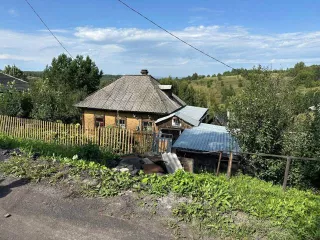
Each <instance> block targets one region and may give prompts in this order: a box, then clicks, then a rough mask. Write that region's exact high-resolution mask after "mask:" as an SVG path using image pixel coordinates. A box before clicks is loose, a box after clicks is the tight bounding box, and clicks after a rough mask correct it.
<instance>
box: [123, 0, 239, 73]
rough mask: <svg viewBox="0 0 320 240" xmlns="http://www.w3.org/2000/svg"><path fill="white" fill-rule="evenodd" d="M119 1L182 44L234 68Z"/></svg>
mask: <svg viewBox="0 0 320 240" xmlns="http://www.w3.org/2000/svg"><path fill="white" fill-rule="evenodd" d="M118 1H119V2H120V3H122V4H123V5H124V6H126V7H127V8H129V9H130V10H132V11H133V12H135V13H137V14H139V15H140V16H141V17H143V18H144V19H146V20H148V21H149V22H151V23H152V24H153V25H155V26H157V27H158V28H160V29H161V30H163V31H165V32H166V33H168V34H170V35H171V36H172V37H174V38H176V39H178V40H179V41H181V42H183V43H184V44H186V45H188V46H189V47H191V48H193V49H195V50H196V51H198V52H200V53H202V54H204V55H205V56H207V57H209V58H211V59H213V60H215V61H217V62H219V63H221V64H223V65H225V66H226V67H228V68H231V69H234V68H233V67H231V66H230V65H228V64H227V63H224V62H222V61H220V60H219V59H217V58H215V57H212V56H211V55H209V54H208V53H205V52H204V51H202V50H201V49H199V48H197V47H195V46H193V45H191V44H190V43H188V42H186V41H184V40H183V39H181V38H180V37H178V36H176V35H174V34H173V33H171V32H170V31H168V30H167V29H165V28H163V27H161V26H160V25H159V24H157V23H155V22H154V21H152V20H151V19H150V18H148V17H146V16H144V15H143V14H142V13H140V12H138V11H137V10H135V9H134V8H132V7H130V6H129V5H128V4H126V3H125V2H123V1H122V0H118Z"/></svg>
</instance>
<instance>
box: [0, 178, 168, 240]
mask: <svg viewBox="0 0 320 240" xmlns="http://www.w3.org/2000/svg"><path fill="white" fill-rule="evenodd" d="M117 201H118V202H115V201H114V200H112V199H110V200H104V199H88V198H82V197H79V198H74V197H72V196H70V195H69V194H68V193H67V192H66V191H64V190H62V189H57V188H55V187H51V186H49V185H48V186H47V185H42V184H30V183H28V182H27V181H24V180H17V179H10V178H3V177H0V239H4V240H5V239H6V240H10V239H12V240H20V239H21V240H29V239H30V240H37V239H39V240H43V239H47V240H50V239H60V240H71V239H72V240H89V239H90V240H93V239H104V240H108V239H130V240H132V239H172V238H173V236H172V235H171V233H170V230H168V228H167V227H165V225H164V224H161V223H159V222H157V221H152V220H150V219H148V218H147V217H143V214H142V215H141V214H140V215H139V217H134V214H135V213H134V212H130V214H128V212H127V211H124V210H123V207H126V209H128V206H123V204H124V205H125V204H126V203H125V201H123V202H122V203H121V201H122V200H121V198H118V200H117ZM129 209H130V207H129ZM7 213H10V214H11V216H10V217H8V218H5V217H4V215H5V214H7ZM125 215H127V216H125ZM129 215H130V217H128V216H129Z"/></svg>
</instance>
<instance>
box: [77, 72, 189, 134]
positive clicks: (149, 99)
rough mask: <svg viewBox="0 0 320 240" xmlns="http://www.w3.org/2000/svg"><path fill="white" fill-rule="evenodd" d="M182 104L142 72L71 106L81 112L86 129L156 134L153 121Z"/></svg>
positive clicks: (123, 78)
mask: <svg viewBox="0 0 320 240" xmlns="http://www.w3.org/2000/svg"><path fill="white" fill-rule="evenodd" d="M185 105H186V104H185V103H184V102H183V101H182V100H181V99H180V98H178V97H177V96H176V95H175V94H173V93H172V89H171V86H170V85H161V84H160V83H159V82H158V81H157V80H156V79H155V78H153V77H152V76H151V75H149V74H148V71H147V70H142V71H141V75H125V76H123V77H121V78H119V79H118V80H116V81H115V82H113V83H111V84H110V85H108V86H106V87H104V88H102V89H100V90H98V91H96V92H94V93H93V94H91V95H89V96H88V97H87V98H85V99H84V100H83V101H81V102H79V103H77V104H76V105H75V106H76V107H79V108H81V109H82V111H83V115H82V124H83V125H84V126H85V128H86V129H93V128H95V127H98V126H100V127H102V126H106V127H107V126H119V127H122V128H127V129H131V130H138V131H139V130H144V131H145V130H148V131H156V125H155V121H156V120H157V119H159V118H161V117H164V116H167V115H168V114H171V113H173V112H175V111H177V110H179V109H181V108H182V107H184V106H185Z"/></svg>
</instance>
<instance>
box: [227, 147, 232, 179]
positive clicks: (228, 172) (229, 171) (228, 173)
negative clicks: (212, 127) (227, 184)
mask: <svg viewBox="0 0 320 240" xmlns="http://www.w3.org/2000/svg"><path fill="white" fill-rule="evenodd" d="M232 157H233V156H232V152H230V157H229V161H228V171H227V177H228V178H230V177H231V168H232Z"/></svg>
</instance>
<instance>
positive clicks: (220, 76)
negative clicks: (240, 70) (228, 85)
mask: <svg viewBox="0 0 320 240" xmlns="http://www.w3.org/2000/svg"><path fill="white" fill-rule="evenodd" d="M217 76H218V80H219V81H221V80H222V75H221V74H220V73H218V75H217Z"/></svg>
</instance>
